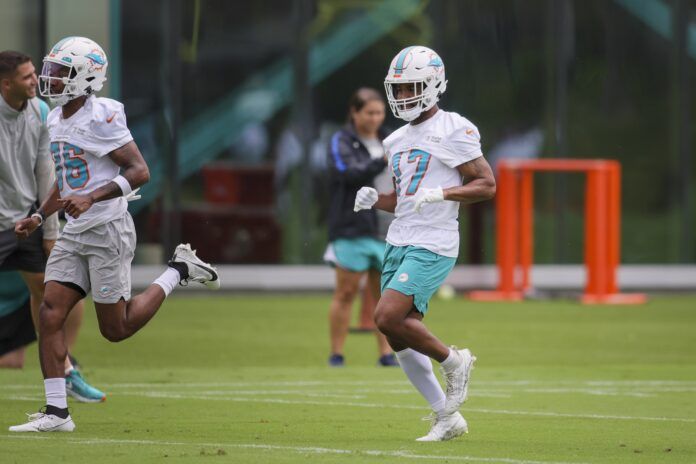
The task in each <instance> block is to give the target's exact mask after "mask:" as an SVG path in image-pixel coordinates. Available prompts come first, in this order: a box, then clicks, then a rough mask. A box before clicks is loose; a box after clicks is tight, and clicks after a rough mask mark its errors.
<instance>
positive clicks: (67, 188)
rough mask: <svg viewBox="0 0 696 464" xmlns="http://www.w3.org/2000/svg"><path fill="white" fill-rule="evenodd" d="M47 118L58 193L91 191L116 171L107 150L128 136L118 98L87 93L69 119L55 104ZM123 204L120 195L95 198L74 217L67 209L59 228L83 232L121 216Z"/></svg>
mask: <svg viewBox="0 0 696 464" xmlns="http://www.w3.org/2000/svg"><path fill="white" fill-rule="evenodd" d="M47 124H48V132H49V136H50V140H51V155H52V157H53V162H54V163H55V167H56V182H57V183H58V189H59V190H60V196H61V198H65V197H67V196H69V195H84V194H87V193H90V192H92V191H94V190H96V189H98V188H99V187H101V186H103V185H105V184H108V183H109V182H111V180H112V179H113V178H114V177H116V176H117V175H118V174H119V167H118V165H117V164H116V163H114V162H113V161H112V160H111V158H109V157H108V156H106V155H107V154H109V153H111V152H112V151H114V150H116V149H117V148H120V147H122V146H124V145H125V144H127V143H128V142H130V141H132V140H133V136H132V135H131V133H130V131H129V130H128V126H127V125H126V114H125V112H124V111H123V104H121V103H119V102H117V101H116V100H111V99H109V98H97V97H95V96H90V97H89V98H87V100H86V101H85V104H84V106H83V107H82V108H80V109H79V110H78V111H77V113H75V114H73V115H72V116H71V117H70V118H68V119H63V113H62V109H61V108H60V107H58V108H55V109H54V110H53V111H51V113H50V114H49V115H48V122H47ZM127 210H128V203H127V202H126V200H125V198H124V197H118V198H113V199H111V200H106V201H100V202H98V203H95V204H93V205H92V206H91V207H90V208H89V209H88V210H87V211H86V212H85V213H84V214H82V215H80V217H79V218H77V219H75V218H73V217H71V216H70V215H68V214H66V217H67V218H68V223H67V225H66V226H65V229H64V232H70V233H79V232H84V231H85V230H87V229H89V228H91V227H94V226H97V225H100V224H105V223H107V222H110V221H113V220H114V219H117V218H119V217H121V216H123V214H124V213H125V212H126V211H127Z"/></svg>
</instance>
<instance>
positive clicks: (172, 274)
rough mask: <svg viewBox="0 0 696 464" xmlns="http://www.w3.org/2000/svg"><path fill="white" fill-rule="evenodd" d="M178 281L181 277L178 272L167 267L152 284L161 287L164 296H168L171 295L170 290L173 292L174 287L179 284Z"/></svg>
mask: <svg viewBox="0 0 696 464" xmlns="http://www.w3.org/2000/svg"><path fill="white" fill-rule="evenodd" d="M180 279H181V276H180V275H179V271H177V270H176V269H174V268H171V267H168V268H167V270H166V271H164V272H163V273H162V275H161V276H159V277H158V278H156V279H155V281H154V282H152V283H153V284H155V285H159V286H160V287H162V290H164V295H165V296H169V294H170V293H172V290H174V287H176V285H177V284H178V283H179V280H180Z"/></svg>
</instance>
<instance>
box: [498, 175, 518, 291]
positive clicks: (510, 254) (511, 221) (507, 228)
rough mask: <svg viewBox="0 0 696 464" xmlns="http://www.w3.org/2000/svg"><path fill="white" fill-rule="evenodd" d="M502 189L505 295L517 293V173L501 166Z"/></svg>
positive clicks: (502, 280) (502, 282) (500, 245)
mask: <svg viewBox="0 0 696 464" xmlns="http://www.w3.org/2000/svg"><path fill="white" fill-rule="evenodd" d="M499 179H500V183H499V185H500V189H499V190H498V195H497V198H498V201H497V204H498V209H497V211H496V218H497V221H496V222H497V224H496V228H497V231H498V233H497V238H498V240H497V244H498V269H499V270H500V284H499V288H498V290H499V291H501V292H503V293H505V294H512V293H514V292H515V290H516V289H515V267H516V266H517V255H518V250H517V248H518V247H517V231H518V229H519V227H518V226H519V223H518V217H517V207H516V206H517V201H515V200H516V198H517V190H518V188H517V175H516V173H515V171H514V170H513V169H512V168H510V167H508V166H506V165H504V164H501V166H500V170H499Z"/></svg>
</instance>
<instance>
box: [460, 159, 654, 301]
mask: <svg viewBox="0 0 696 464" xmlns="http://www.w3.org/2000/svg"><path fill="white" fill-rule="evenodd" d="M497 171H498V192H497V195H496V249H497V251H496V252H497V257H496V263H497V267H498V273H499V282H498V288H497V289H496V290H494V291H474V292H471V293H470V294H469V297H470V298H471V299H473V300H478V301H501V300H502V301H505V300H507V301H520V300H522V299H523V298H524V296H525V294H526V293H527V292H529V291H530V290H531V288H532V286H531V280H530V269H531V266H532V261H533V256H534V252H533V245H534V232H533V230H534V221H533V212H534V173H536V172H579V173H584V174H585V175H586V181H585V268H586V271H587V283H586V286H585V289H584V292H583V295H582V298H581V301H582V302H583V303H587V304H640V303H644V302H645V301H646V296H645V295H644V294H641V293H633V294H625V293H619V290H618V285H617V277H616V274H617V268H618V266H619V255H620V240H621V238H620V231H621V224H620V218H621V165H620V164H619V162H618V161H614V160H602V159H558V158H554V159H525V160H518V159H508V160H501V161H500V162H499V163H498V168H497Z"/></svg>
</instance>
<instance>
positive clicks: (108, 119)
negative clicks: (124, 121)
mask: <svg viewBox="0 0 696 464" xmlns="http://www.w3.org/2000/svg"><path fill="white" fill-rule="evenodd" d="M115 117H116V112H115V111H114V114H112V115H111V117H110V118H106V123H107V124H109V123H111V121H113V120H114V118H115Z"/></svg>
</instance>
